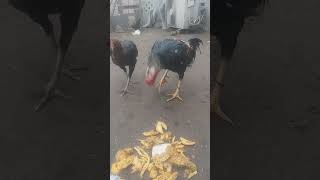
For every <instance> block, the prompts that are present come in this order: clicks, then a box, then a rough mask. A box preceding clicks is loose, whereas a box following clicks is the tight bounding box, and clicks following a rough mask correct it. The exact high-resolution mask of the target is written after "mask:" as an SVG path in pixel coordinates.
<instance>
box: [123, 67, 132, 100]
mask: <svg viewBox="0 0 320 180" xmlns="http://www.w3.org/2000/svg"><path fill="white" fill-rule="evenodd" d="M134 68H135V65H129V73H127V69H126V68H125V67H124V68H122V69H123V70H124V72H125V73H126V75H127V83H126V86H125V87H124V89H123V90H122V93H121V96H124V95H125V94H127V93H128V86H129V83H130V80H131V76H132V73H133V71H134Z"/></svg>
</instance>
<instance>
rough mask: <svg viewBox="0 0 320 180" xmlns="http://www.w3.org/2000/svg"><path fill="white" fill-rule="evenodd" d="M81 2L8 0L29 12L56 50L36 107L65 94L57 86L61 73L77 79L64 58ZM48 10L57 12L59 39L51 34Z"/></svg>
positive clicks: (75, 24) (76, 0)
mask: <svg viewBox="0 0 320 180" xmlns="http://www.w3.org/2000/svg"><path fill="white" fill-rule="evenodd" d="M84 2H85V0H68V1H65V0H46V1H43V0H9V4H10V5H11V6H13V7H14V8H16V9H17V10H19V11H21V12H23V13H24V14H26V15H27V16H29V17H30V18H31V19H32V20H33V21H34V22H36V23H37V24H39V25H40V26H41V27H42V29H43V30H44V32H45V33H46V35H47V36H48V37H49V39H50V40H51V44H52V47H53V49H54V50H55V52H56V59H57V60H56V65H55V70H54V73H53V75H52V77H51V79H50V81H49V83H48V85H47V87H46V91H45V95H44V97H43V98H42V99H41V101H40V103H39V105H37V106H36V110H37V111H38V110H39V109H40V108H42V107H43V106H44V105H45V104H46V103H47V102H48V100H49V99H50V98H51V97H54V96H61V97H64V98H67V97H68V96H66V95H64V93H62V92H61V91H60V90H58V89H57V87H56V86H57V83H58V80H59V79H60V76H61V73H64V74H67V75H69V76H71V77H73V78H74V79H77V78H76V77H74V76H73V74H72V72H71V71H70V70H68V69H66V68H65V67H64V65H65V62H64V61H65V55H66V53H67V50H68V47H69V44H70V42H71V40H72V37H73V34H74V33H75V31H76V29H77V26H78V21H79V18H80V14H81V11H82V8H83V6H84ZM50 14H58V15H60V22H61V33H60V34H61V35H60V38H59V40H58V41H57V40H56V37H55V35H54V31H53V29H54V28H53V24H52V22H51V21H50V20H49V17H48V16H49V15H50Z"/></svg>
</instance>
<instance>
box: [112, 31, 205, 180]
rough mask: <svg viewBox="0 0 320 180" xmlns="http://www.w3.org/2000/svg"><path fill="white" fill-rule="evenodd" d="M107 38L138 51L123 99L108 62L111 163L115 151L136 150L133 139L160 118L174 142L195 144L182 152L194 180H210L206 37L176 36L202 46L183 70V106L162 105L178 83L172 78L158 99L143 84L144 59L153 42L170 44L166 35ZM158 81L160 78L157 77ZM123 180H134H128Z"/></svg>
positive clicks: (121, 79) (120, 81)
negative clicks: (190, 161) (184, 139)
mask: <svg viewBox="0 0 320 180" xmlns="http://www.w3.org/2000/svg"><path fill="white" fill-rule="evenodd" d="M110 37H111V38H117V39H120V40H125V39H126V40H132V41H133V42H135V43H136V45H137V47H138V51H139V57H138V62H137V65H136V69H135V71H134V73H133V79H132V81H133V82H136V83H137V84H133V85H132V86H130V87H129V91H131V94H128V95H126V96H125V97H121V96H120V90H121V89H122V88H123V87H124V85H125V83H126V77H125V74H124V73H123V71H122V70H121V69H120V68H119V67H118V66H115V65H114V64H112V62H111V60H110V63H111V64H110V83H111V84H110V99H111V102H110V112H111V114H110V115H111V118H110V119H111V123H110V125H111V132H110V133H111V136H110V143H111V151H110V159H111V161H112V162H113V161H114V155H115V153H116V151H117V150H119V149H122V148H125V147H128V146H130V147H132V146H134V145H137V144H138V142H137V140H136V139H138V138H139V137H141V136H142V134H141V133H142V132H143V131H145V130H149V129H150V128H153V127H154V123H155V122H156V120H157V119H159V118H160V117H162V118H163V119H165V122H166V123H167V125H168V126H169V130H170V131H171V132H173V133H174V134H175V135H176V136H178V137H179V136H183V137H187V138H189V139H192V140H194V141H195V142H196V143H197V144H196V146H195V147H194V148H190V151H188V154H189V155H191V154H193V155H194V156H195V159H193V161H194V162H195V163H196V164H197V166H198V168H199V173H198V175H197V176H195V179H199V180H208V179H209V175H210V172H209V171H210V169H209V167H210V166H209V163H210V158H209V157H210V154H209V153H210V126H209V125H210V105H209V104H210V99H209V94H210V92H209V90H210V87H209V84H210V82H209V80H210V67H209V62H210V50H209V49H210V47H209V44H208V43H207V42H208V41H209V33H203V34H186V35H178V36H176V38H180V39H184V40H188V39H189V38H190V37H198V38H200V39H202V40H203V42H204V46H202V47H201V51H202V54H199V53H198V55H197V58H196V61H195V62H194V64H193V66H192V67H191V68H190V69H187V71H186V73H185V77H184V79H183V81H182V89H181V90H182V91H181V96H182V98H183V99H184V101H183V103H177V102H171V103H166V101H165V100H166V99H167V96H166V95H167V94H168V93H171V92H172V91H173V90H174V89H175V88H176V83H177V80H178V79H177V75H176V74H175V73H173V72H169V76H170V77H169V79H168V83H167V84H166V85H165V87H164V88H163V89H162V93H161V95H159V94H158V91H157V89H155V88H150V87H147V85H145V84H144V75H145V70H146V62H147V56H148V53H149V52H150V50H151V47H152V45H153V43H154V42H155V40H159V39H164V38H166V37H171V38H173V37H172V36H170V35H169V33H168V32H164V31H162V30H157V29H150V30H147V31H143V32H142V33H141V35H140V36H133V35H131V34H130V33H112V34H111V35H110ZM161 75H162V73H161V74H160V75H159V76H161ZM159 78H160V77H158V79H159ZM146 177H147V176H146ZM129 179H130V180H134V179H140V178H139V177H138V175H134V176H130V178H129Z"/></svg>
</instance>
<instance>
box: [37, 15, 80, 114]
mask: <svg viewBox="0 0 320 180" xmlns="http://www.w3.org/2000/svg"><path fill="white" fill-rule="evenodd" d="M79 16H80V11H79V12H78V14H74V15H69V14H62V15H61V16H60V21H61V37H60V41H59V43H57V61H56V65H55V70H54V73H53V75H52V77H51V79H50V81H49V83H48V85H47V87H46V90H45V95H44V96H43V98H42V99H41V101H40V103H39V105H37V106H36V111H39V110H40V109H41V108H42V107H44V106H45V105H46V104H47V103H48V101H49V100H50V99H51V98H53V97H62V98H70V96H66V95H64V93H63V92H62V91H60V90H58V89H57V83H58V81H59V79H60V77H61V74H62V72H63V66H64V60H65V58H64V57H65V55H66V52H67V50H68V47H69V44H70V42H71V40H72V37H73V34H74V32H75V30H76V28H77V25H78V20H79ZM50 34H51V35H52V36H53V33H50Z"/></svg>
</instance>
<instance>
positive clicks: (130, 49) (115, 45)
mask: <svg viewBox="0 0 320 180" xmlns="http://www.w3.org/2000/svg"><path fill="white" fill-rule="evenodd" d="M110 55H111V59H112V62H113V63H114V64H115V65H117V66H119V67H120V68H121V69H122V70H123V71H124V72H125V73H126V76H127V84H126V86H125V88H124V89H123V92H122V95H125V94H126V93H127V91H128V85H129V82H130V79H131V76H132V73H133V71H134V68H135V66H136V63H137V56H138V49H137V46H136V45H135V44H134V43H133V42H132V41H127V40H124V41H119V40H117V39H111V40H110ZM126 66H128V67H129V73H127V69H126Z"/></svg>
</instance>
